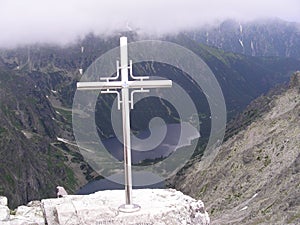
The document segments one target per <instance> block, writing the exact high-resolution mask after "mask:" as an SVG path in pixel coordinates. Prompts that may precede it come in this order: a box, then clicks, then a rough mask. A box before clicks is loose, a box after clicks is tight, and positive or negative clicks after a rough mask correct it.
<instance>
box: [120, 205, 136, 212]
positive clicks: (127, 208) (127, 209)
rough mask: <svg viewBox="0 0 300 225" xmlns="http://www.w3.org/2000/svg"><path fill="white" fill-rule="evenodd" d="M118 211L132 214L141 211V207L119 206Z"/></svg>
mask: <svg viewBox="0 0 300 225" xmlns="http://www.w3.org/2000/svg"><path fill="white" fill-rule="evenodd" d="M118 209H119V211H120V212H125V213H132V212H137V211H139V210H140V209H141V206H139V205H137V204H131V205H127V204H123V205H120V206H119V208H118Z"/></svg>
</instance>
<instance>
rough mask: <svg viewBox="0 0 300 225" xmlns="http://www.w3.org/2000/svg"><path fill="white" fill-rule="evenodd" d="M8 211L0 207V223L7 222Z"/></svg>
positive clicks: (5, 207) (4, 207)
mask: <svg viewBox="0 0 300 225" xmlns="http://www.w3.org/2000/svg"><path fill="white" fill-rule="evenodd" d="M9 216H10V211H9V208H8V207H7V206H4V205H0V221H5V220H9Z"/></svg>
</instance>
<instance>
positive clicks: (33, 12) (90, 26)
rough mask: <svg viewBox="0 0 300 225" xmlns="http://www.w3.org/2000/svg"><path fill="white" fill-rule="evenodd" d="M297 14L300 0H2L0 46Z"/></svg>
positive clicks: (298, 18)
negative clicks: (119, 30) (224, 20)
mask: <svg viewBox="0 0 300 225" xmlns="http://www.w3.org/2000/svg"><path fill="white" fill-rule="evenodd" d="M299 12H300V1H299V0H151V1H150V0H107V1H104V0H0V31H1V33H0V47H8V46H10V47H11V46H15V45H18V44H27V43H34V42H55V43H61V44H64V43H68V42H69V41H73V40H75V39H76V38H78V37H83V36H84V35H85V34H86V33H89V32H95V33H96V34H109V33H111V32H112V31H114V30H118V29H123V30H125V29H130V28H139V29H140V31H143V32H147V33H151V34H164V33H170V32H176V31H180V30H182V29H186V28H194V27H199V26H202V25H203V24H206V23H212V22H216V21H217V20H219V21H220V20H223V19H227V18H236V19H238V20H243V21H244V20H253V19H257V18H268V17H273V18H274V17H278V18H281V19H284V20H288V21H297V22H300V13H299ZM127 27H130V28H127Z"/></svg>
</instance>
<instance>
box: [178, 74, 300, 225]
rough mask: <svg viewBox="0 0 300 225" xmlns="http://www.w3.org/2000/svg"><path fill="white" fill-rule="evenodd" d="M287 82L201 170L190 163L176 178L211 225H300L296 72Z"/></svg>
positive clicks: (298, 84) (299, 115)
mask: <svg viewBox="0 0 300 225" xmlns="http://www.w3.org/2000/svg"><path fill="white" fill-rule="evenodd" d="M293 80H294V81H293V82H291V88H289V89H287V90H286V91H284V92H283V93H281V94H278V95H274V96H273V97H272V100H271V101H270V102H269V103H268V106H269V109H267V110H266V111H265V112H264V113H262V114H261V116H260V117H257V118H256V119H255V120H254V121H253V122H252V123H251V124H250V125H248V126H246V128H245V129H244V130H241V131H239V132H238V133H237V134H236V135H234V136H233V137H231V138H229V139H228V140H227V141H226V142H225V143H223V144H222V145H221V146H220V147H219V153H218V155H217V156H216V158H215V160H214V161H213V163H212V164H211V165H210V166H209V167H208V168H207V169H205V170H204V171H202V170H201V169H200V168H199V167H198V166H197V165H198V163H197V162H194V164H193V165H192V166H191V167H190V168H189V169H187V170H186V171H184V175H182V177H180V178H179V179H177V180H176V185H175V186H176V188H178V189H180V190H182V191H183V192H185V193H187V194H190V195H192V196H193V197H197V198H201V199H202V200H203V201H204V202H205V204H206V205H207V207H208V211H209V212H210V215H211V219H212V224H299V223H300V214H299V211H300V122H299V121H300V113H299V112H300V82H299V81H300V72H298V75H297V76H296V75H294V76H293Z"/></svg>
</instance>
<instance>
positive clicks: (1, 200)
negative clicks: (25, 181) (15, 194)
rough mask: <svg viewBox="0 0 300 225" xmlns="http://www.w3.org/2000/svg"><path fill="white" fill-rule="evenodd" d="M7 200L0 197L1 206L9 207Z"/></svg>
mask: <svg viewBox="0 0 300 225" xmlns="http://www.w3.org/2000/svg"><path fill="white" fill-rule="evenodd" d="M7 203H8V201H7V198H6V197H5V196H0V205H3V206H7Z"/></svg>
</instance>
